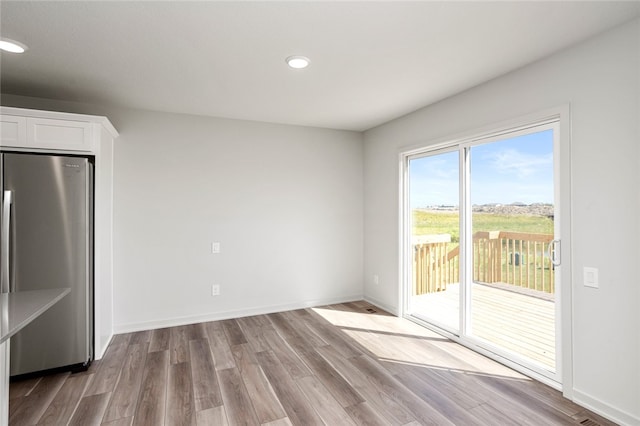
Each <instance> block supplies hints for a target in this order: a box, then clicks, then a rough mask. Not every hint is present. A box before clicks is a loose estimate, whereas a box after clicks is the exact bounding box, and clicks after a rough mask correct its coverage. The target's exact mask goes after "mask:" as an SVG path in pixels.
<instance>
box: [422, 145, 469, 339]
mask: <svg viewBox="0 0 640 426" xmlns="http://www.w3.org/2000/svg"><path fill="white" fill-rule="evenodd" d="M459 163H460V156H459V152H458V151H457V150H455V151H448V152H447V151H445V152H436V153H428V154H426V155H424V156H417V157H414V158H412V159H411V160H410V162H409V170H410V173H409V187H410V196H409V203H410V211H411V253H410V255H411V257H412V259H411V265H412V266H411V269H412V271H411V272H412V273H411V288H410V294H411V296H410V298H409V304H410V311H411V312H413V313H414V314H415V315H416V316H418V317H420V318H422V319H424V320H426V321H429V322H431V323H433V324H437V325H438V326H440V327H442V328H444V329H446V330H447V331H450V332H453V333H458V332H459V329H460V297H459V294H460V284H459V282H460V260H459V259H460V257H459V252H460V210H459V208H458V204H459V192H460V189H459V188H460V172H459V167H460V164H459Z"/></svg>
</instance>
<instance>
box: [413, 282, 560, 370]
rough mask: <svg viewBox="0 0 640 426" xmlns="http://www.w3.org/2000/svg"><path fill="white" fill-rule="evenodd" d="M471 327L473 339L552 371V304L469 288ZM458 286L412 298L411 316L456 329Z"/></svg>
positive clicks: (491, 289)
mask: <svg viewBox="0 0 640 426" xmlns="http://www.w3.org/2000/svg"><path fill="white" fill-rule="evenodd" d="M471 294H472V296H471V312H472V313H471V327H472V334H473V335H474V336H475V337H479V338H481V339H484V340H486V341H487V342H489V343H491V344H494V345H497V346H499V347H501V348H504V349H507V350H508V351H511V352H515V353H516V354H518V355H520V356H522V357H525V358H527V359H529V360H531V361H533V362H534V363H537V364H539V365H540V366H542V367H543V368H546V369H548V370H550V371H554V370H555V304H554V302H553V300H545V299H544V298H538V297H532V296H530V295H527V294H521V293H516V292H513V291H507V290H504V289H501V288H497V287H494V286H489V285H484V284H473V286H472V289H471ZM459 295H460V291H459V284H450V285H449V286H448V287H447V290H446V291H444V292H439V293H432V294H425V295H421V296H416V297H414V305H413V310H412V312H413V313H414V314H415V313H418V314H420V315H422V316H424V317H428V318H433V319H436V318H437V319H439V322H441V323H442V324H444V325H447V326H450V327H452V328H457V325H458V322H459V310H458V304H459V300H460V299H459Z"/></svg>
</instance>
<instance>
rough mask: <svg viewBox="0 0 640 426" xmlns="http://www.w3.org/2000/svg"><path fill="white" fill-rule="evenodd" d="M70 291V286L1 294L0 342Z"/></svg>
mask: <svg viewBox="0 0 640 426" xmlns="http://www.w3.org/2000/svg"><path fill="white" fill-rule="evenodd" d="M70 292H71V289H70V288H54V289H48V290H33V291H18V292H15V293H2V294H0V343H3V342H4V341H6V340H7V339H9V338H10V337H11V336H13V335H14V334H16V333H17V332H18V331H20V330H21V329H22V328H24V326H26V325H27V324H29V323H30V322H31V321H33V320H34V319H36V318H37V317H38V316H40V314H42V313H43V312H44V311H46V310H47V309H49V308H50V307H51V306H53V305H54V304H55V303H56V302H58V301H59V300H60V299H62V298H63V297H64V296H66V295H67V294H69V293H70Z"/></svg>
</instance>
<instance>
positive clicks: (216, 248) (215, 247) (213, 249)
mask: <svg viewBox="0 0 640 426" xmlns="http://www.w3.org/2000/svg"><path fill="white" fill-rule="evenodd" d="M211 253H213V254H216V253H220V243H211Z"/></svg>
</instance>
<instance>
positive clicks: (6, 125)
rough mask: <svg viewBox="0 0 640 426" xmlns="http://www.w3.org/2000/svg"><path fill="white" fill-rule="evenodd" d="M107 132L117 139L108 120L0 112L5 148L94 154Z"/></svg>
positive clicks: (12, 110) (0, 132)
mask: <svg viewBox="0 0 640 426" xmlns="http://www.w3.org/2000/svg"><path fill="white" fill-rule="evenodd" d="M105 129H106V130H107V133H109V134H110V135H111V136H112V137H114V138H115V137H116V136H117V134H118V133H117V132H116V130H115V129H114V128H113V126H112V125H111V123H110V122H109V120H107V119H106V118H105V117H98V116H92V115H81V114H68V113H60V112H51V111H38V110H29V109H21V108H7V107H2V108H1V110H0V135H1V138H0V146H2V147H11V148H18V149H25V148H26V149H34V150H45V151H76V152H83V153H94V154H95V153H96V152H97V151H99V150H100V147H99V144H100V139H101V137H102V131H103V130H105Z"/></svg>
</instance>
